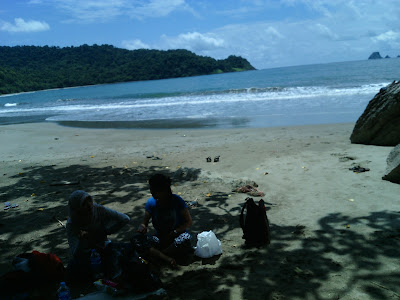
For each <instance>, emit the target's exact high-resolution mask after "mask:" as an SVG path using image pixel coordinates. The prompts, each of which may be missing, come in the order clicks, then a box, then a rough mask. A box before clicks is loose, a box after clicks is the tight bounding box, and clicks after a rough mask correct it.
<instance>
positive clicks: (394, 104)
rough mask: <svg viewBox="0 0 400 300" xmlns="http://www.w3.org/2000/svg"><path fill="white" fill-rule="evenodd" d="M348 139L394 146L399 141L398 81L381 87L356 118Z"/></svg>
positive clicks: (399, 83)
mask: <svg viewBox="0 0 400 300" xmlns="http://www.w3.org/2000/svg"><path fill="white" fill-rule="evenodd" d="M350 141H351V142H352V143H354V144H366V145H377V146H396V145H397V144H399V143H400V82H396V81H394V82H392V83H391V84H389V85H388V86H387V87H385V88H382V89H381V90H380V92H379V93H378V94H376V95H375V97H374V98H373V99H372V100H371V101H370V102H369V103H368V106H367V108H366V109H365V111H364V112H363V114H362V115H361V117H360V118H359V119H358V120H357V122H356V125H355V126H354V129H353V132H352V134H351V136H350Z"/></svg>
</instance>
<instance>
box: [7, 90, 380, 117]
mask: <svg viewBox="0 0 400 300" xmlns="http://www.w3.org/2000/svg"><path fill="white" fill-rule="evenodd" d="M386 85H387V84H386V83H380V84H369V85H363V86H358V87H346V88H343V87H341V88H334V87H332V88H331V87H317V86H314V87H313V86H310V87H287V88H285V87H266V88H248V89H230V90H226V91H224V92H218V93H216V92H214V93H210V92H203V93H193V94H185V95H179V96H168V97H164V98H152V99H148V98H146V99H143V98H141V99H119V98H118V99H101V101H96V100H95V99H89V100H88V101H90V104H85V103H81V102H80V103H79V104H73V102H74V100H75V99H73V98H70V99H64V100H62V101H61V102H63V103H65V105H50V106H46V107H30V108H22V107H21V108H20V107H17V105H16V104H15V103H7V104H6V105H5V106H6V107H7V109H3V110H1V111H0V114H6V113H31V112H41V113H43V112H72V111H99V113H100V112H101V111H109V110H116V111H117V110H120V111H121V112H122V111H126V110H129V111H133V110H140V109H146V108H152V109H157V108H160V109H161V108H162V107H182V108H185V109H187V107H191V106H196V107H199V108H200V107H201V106H204V105H206V106H209V105H229V104H235V103H241V104H240V105H245V104H250V103H252V102H254V103H255V102H263V101H264V102H268V101H292V100H296V99H299V100H304V101H308V103H309V105H316V106H318V105H319V102H321V101H334V102H338V101H339V102H340V101H341V100H340V99H343V98H344V97H348V96H353V95H358V96H363V95H374V94H375V93H377V92H379V89H380V88H382V87H384V86H386ZM314 99H315V100H314ZM324 99H325V100H324ZM338 99H339V100H338ZM60 100H61V99H58V100H57V101H56V102H59V101H60ZM313 101H315V103H314V102H313ZM110 102H111V103H110ZM18 106H19V105H18ZM177 109H179V108H177ZM193 109H195V108H193Z"/></svg>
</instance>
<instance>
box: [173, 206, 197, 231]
mask: <svg viewBox="0 0 400 300" xmlns="http://www.w3.org/2000/svg"><path fill="white" fill-rule="evenodd" d="M180 213H181V216H182V219H183V224H182V225H180V226H178V227H177V228H175V230H174V233H175V235H176V236H178V235H180V234H181V233H183V232H185V231H186V229H188V228H189V227H190V226H192V223H193V222H192V216H191V215H190V212H189V209H188V208H187V207H185V208H184V209H182V210H181V212H180ZM175 231H176V232H175Z"/></svg>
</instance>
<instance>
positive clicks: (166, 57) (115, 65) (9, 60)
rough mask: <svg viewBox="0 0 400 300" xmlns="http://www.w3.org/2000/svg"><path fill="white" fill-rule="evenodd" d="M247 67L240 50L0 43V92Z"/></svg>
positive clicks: (244, 69) (124, 80)
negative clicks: (220, 54)
mask: <svg viewBox="0 0 400 300" xmlns="http://www.w3.org/2000/svg"><path fill="white" fill-rule="evenodd" d="M246 70H255V68H254V67H253V66H252V65H251V64H250V63H249V62H248V61H247V60H246V59H244V58H242V57H239V56H234V55H231V56H229V57H228V58H227V59H222V60H216V59H214V58H211V57H206V56H199V55H196V54H194V53H193V52H190V51H188V50H182V49H178V50H167V51H161V50H145V49H140V50H133V51H130V50H126V49H120V48H115V47H114V46H111V45H101V46H99V45H93V46H89V45H86V44H85V45H82V46H79V47H65V48H60V47H49V46H44V47H37V46H16V47H8V46H1V47H0V94H8V93H17V92H27V91H33V90H41V89H50V88H63V87H72V86H81V85H93V84H103V83H115V82H127V81H137V80H153V79H165V78H176V77H188V76H197V75H208V74H214V73H225V72H236V71H246Z"/></svg>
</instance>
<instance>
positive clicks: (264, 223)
mask: <svg viewBox="0 0 400 300" xmlns="http://www.w3.org/2000/svg"><path fill="white" fill-rule="evenodd" d="M245 210H246V213H245ZM240 226H241V227H242V230H243V237H242V238H243V239H245V240H246V241H245V244H246V245H247V246H258V247H259V246H263V245H268V244H269V243H270V234H269V222H268V217H267V213H266V209H265V203H264V200H263V199H261V200H260V201H258V205H257V204H256V203H255V202H254V200H253V198H246V202H245V204H244V205H243V208H242V211H241V213H240Z"/></svg>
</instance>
